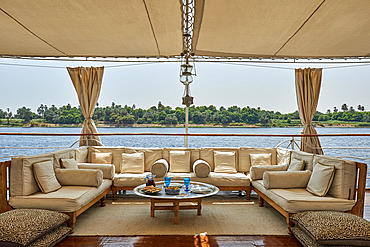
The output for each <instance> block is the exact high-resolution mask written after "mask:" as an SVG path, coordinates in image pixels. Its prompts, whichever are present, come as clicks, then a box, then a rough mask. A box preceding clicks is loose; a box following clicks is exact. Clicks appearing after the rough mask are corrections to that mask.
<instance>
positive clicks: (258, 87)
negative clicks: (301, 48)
mask: <svg viewBox="0 0 370 247" xmlns="http://www.w3.org/2000/svg"><path fill="white" fill-rule="evenodd" d="M4 63H7V64H32V65H41V66H56V67H66V66H70V67H76V66H97V67H98V66H112V65H118V64H117V63H101V62H55V61H29V60H15V59H0V75H1V76H0V108H1V109H3V110H5V109H6V108H8V107H9V108H10V109H11V111H13V113H16V110H17V108H19V107H22V106H26V107H30V108H31V109H32V111H36V109H37V107H38V106H39V105H40V104H46V105H48V106H50V105H52V104H54V105H56V106H57V107H60V106H62V105H64V104H67V103H70V104H71V105H73V106H77V105H78V100H77V95H76V93H75V90H74V88H73V85H72V82H71V80H70V78H69V75H68V73H67V70H66V69H65V68H34V67H23V66H9V65H4ZM250 65H252V64H250ZM254 65H256V64H253V66H254ZM346 65H348V64H328V65H321V64H282V65H280V64H258V65H257V66H274V67H283V68H285V69H275V68H260V67H252V66H241V65H231V64H226V63H197V64H196V71H197V76H196V77H195V78H194V82H193V83H192V84H191V86H190V89H191V95H192V96H194V103H195V105H196V106H201V105H207V106H208V105H211V104H212V105H215V106H216V107H217V108H218V107H220V106H225V107H229V106H233V105H237V106H240V107H245V106H250V107H255V108H256V107H261V109H266V110H274V111H280V112H282V113H288V112H293V111H295V110H296V109H297V103H296V96H295V88H294V68H306V67H317V68H319V67H338V66H346ZM286 68H290V69H286ZM183 90H184V86H183V85H182V84H181V83H180V82H179V63H155V64H145V65H135V66H125V67H111V68H109V67H106V69H105V71H104V76H103V84H102V90H101V94H100V98H99V100H98V102H99V105H100V106H106V105H110V104H111V102H112V101H114V102H115V103H116V104H120V105H130V106H131V105H133V104H135V105H136V107H141V108H149V107H151V106H153V105H157V104H158V101H161V102H162V104H164V105H169V106H171V107H173V108H175V107H177V106H182V105H181V97H182V96H183ZM343 103H346V104H347V105H349V106H354V107H355V109H357V105H359V104H361V105H364V106H365V109H366V110H370V65H368V66H359V67H351V68H341V69H324V70H323V78H322V86H321V95H320V99H319V105H318V110H319V111H321V112H326V110H327V109H331V110H332V109H333V107H334V106H336V107H337V108H340V106H341V105H342V104H343Z"/></svg>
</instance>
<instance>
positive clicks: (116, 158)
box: [87, 146, 125, 172]
mask: <svg viewBox="0 0 370 247" xmlns="http://www.w3.org/2000/svg"><path fill="white" fill-rule="evenodd" d="M124 151H125V148H124V147H100V146H99V147H98V146H96V147H89V151H88V158H87V160H88V163H92V160H91V158H92V157H91V156H92V153H112V155H113V165H114V167H115V170H116V172H119V171H121V165H122V153H123V152H124Z"/></svg>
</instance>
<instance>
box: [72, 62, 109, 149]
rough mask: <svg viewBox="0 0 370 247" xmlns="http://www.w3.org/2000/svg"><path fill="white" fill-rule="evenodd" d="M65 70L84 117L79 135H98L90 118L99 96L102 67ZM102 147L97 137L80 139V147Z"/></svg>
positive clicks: (82, 137)
mask: <svg viewBox="0 0 370 247" xmlns="http://www.w3.org/2000/svg"><path fill="white" fill-rule="evenodd" d="M67 70H68V73H69V76H70V77H71V80H72V82H73V85H74V87H75V89H76V92H77V96H78V101H79V102H80V106H81V111H82V114H83V115H84V116H85V120H84V123H83V126H82V131H81V134H92V133H98V130H97V129H96V126H95V123H94V121H93V120H92V116H93V114H94V110H95V105H96V102H97V101H98V98H99V94H100V89H101V84H102V79H103V72H104V67H98V68H94V67H90V68H88V67H86V68H85V67H77V68H67ZM102 145H103V144H102V142H101V139H100V137H99V136H81V138H80V146H102Z"/></svg>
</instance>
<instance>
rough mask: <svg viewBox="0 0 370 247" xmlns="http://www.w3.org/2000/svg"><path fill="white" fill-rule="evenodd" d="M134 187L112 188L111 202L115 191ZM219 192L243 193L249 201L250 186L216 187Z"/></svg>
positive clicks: (115, 194) (115, 197)
mask: <svg viewBox="0 0 370 247" xmlns="http://www.w3.org/2000/svg"><path fill="white" fill-rule="evenodd" d="M135 187H136V186H114V185H113V186H112V194H113V201H116V200H117V191H119V190H133V189H134V188H135ZM217 188H218V189H219V190H220V191H245V193H246V200H250V199H251V192H252V186H217Z"/></svg>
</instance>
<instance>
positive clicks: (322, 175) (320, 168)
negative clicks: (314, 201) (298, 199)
mask: <svg viewBox="0 0 370 247" xmlns="http://www.w3.org/2000/svg"><path fill="white" fill-rule="evenodd" d="M334 171H335V166H328V165H324V164H321V163H317V164H316V165H315V167H314V168H313V172H312V175H311V178H310V181H308V185H307V188H306V189H307V191H308V192H310V193H312V194H314V195H317V196H325V195H326V193H328V190H329V188H330V185H331V183H332V182H333V178H334Z"/></svg>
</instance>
